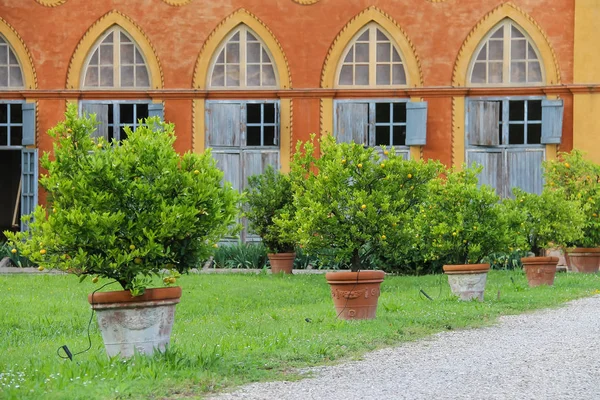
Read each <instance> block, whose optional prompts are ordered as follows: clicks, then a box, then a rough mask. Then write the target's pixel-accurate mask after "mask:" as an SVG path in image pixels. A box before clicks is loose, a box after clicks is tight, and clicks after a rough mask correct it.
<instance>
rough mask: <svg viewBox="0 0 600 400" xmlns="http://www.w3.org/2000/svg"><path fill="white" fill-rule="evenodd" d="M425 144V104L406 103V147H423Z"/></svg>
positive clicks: (424, 102)
mask: <svg viewBox="0 0 600 400" xmlns="http://www.w3.org/2000/svg"><path fill="white" fill-rule="evenodd" d="M426 142H427V102H426V101H421V102H412V101H409V102H408V103H406V145H407V146H424V145H425V144H426Z"/></svg>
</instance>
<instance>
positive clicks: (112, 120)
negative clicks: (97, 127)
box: [108, 104, 115, 124]
mask: <svg viewBox="0 0 600 400" xmlns="http://www.w3.org/2000/svg"><path fill="white" fill-rule="evenodd" d="M114 112H115V110H114V106H113V105H112V104H109V105H108V123H109V124H114V123H115V114H114Z"/></svg>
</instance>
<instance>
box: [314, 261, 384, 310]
mask: <svg viewBox="0 0 600 400" xmlns="http://www.w3.org/2000/svg"><path fill="white" fill-rule="evenodd" d="M384 277H385V272H383V271H358V272H350V271H345V272H328V273H326V274H325V279H327V283H329V286H330V287H331V297H332V298H333V304H334V306H335V310H336V312H337V315H338V318H340V319H345V320H350V319H373V318H375V314H376V312H377V300H378V299H379V294H380V291H379V287H380V285H381V282H383V278H384Z"/></svg>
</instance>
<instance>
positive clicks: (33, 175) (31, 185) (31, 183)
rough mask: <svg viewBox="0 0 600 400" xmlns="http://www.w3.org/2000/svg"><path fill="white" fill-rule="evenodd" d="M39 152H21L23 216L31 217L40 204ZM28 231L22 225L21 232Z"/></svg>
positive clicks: (31, 150) (25, 225) (23, 150)
mask: <svg viewBox="0 0 600 400" xmlns="http://www.w3.org/2000/svg"><path fill="white" fill-rule="evenodd" d="M37 155H38V151H37V149H22V150H21V216H23V215H29V214H31V213H32V212H33V211H34V210H35V207H36V206H37V202H38V157H37ZM27 229H28V226H27V224H25V223H21V231H26V230H27Z"/></svg>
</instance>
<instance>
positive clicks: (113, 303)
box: [88, 287, 181, 358]
mask: <svg viewBox="0 0 600 400" xmlns="http://www.w3.org/2000/svg"><path fill="white" fill-rule="evenodd" d="M180 297H181V288H180V287H167V288H159V289H146V291H145V292H144V294H143V295H141V296H136V297H133V296H131V293H130V292H129V291H127V290H123V291H118V292H99V293H93V295H92V294H90V295H89V296H88V301H89V302H90V304H91V305H92V308H93V309H94V310H95V311H96V314H97V316H98V326H99V327H100V331H101V332H102V339H103V340H104V347H105V349H106V354H108V356H109V357H113V356H116V355H119V356H120V357H121V358H128V357H131V356H133V355H134V354H135V352H137V353H141V354H148V355H150V354H153V353H154V352H155V351H156V350H159V351H164V350H165V348H166V347H167V345H168V344H169V341H170V340H171V329H172V327H173V320H174V318H175V305H176V304H177V303H179V299H180Z"/></svg>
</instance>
